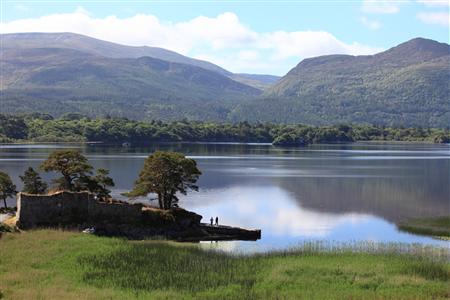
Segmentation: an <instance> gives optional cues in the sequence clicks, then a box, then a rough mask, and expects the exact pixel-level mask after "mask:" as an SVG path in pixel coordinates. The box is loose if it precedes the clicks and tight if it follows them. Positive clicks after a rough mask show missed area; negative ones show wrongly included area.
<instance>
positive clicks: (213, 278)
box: [0, 230, 450, 299]
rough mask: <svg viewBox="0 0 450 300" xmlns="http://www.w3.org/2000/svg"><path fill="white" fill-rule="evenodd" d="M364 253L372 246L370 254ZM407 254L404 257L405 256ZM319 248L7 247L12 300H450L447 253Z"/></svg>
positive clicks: (53, 236)
mask: <svg viewBox="0 0 450 300" xmlns="http://www.w3.org/2000/svg"><path fill="white" fill-rule="evenodd" d="M362 248H364V247H362ZM405 249H406V252H407V253H406V254H400V253H399V252H405ZM361 250H364V249H358V247H340V248H338V249H334V250H333V249H331V250H330V249H324V248H323V247H321V246H320V245H317V244H309V245H305V246H303V247H302V248H299V249H297V250H290V251H285V252H279V253H270V254H262V255H252V256H243V255H228V254H224V253H218V252H213V251H206V250H201V249H199V248H198V247H197V246H195V245H189V244H176V243H171V242H161V241H159V242H158V241H146V242H130V241H125V240H121V239H116V238H102V237H96V236H92V235H86V234H81V233H74V232H62V231H55V230H38V231H30V232H25V233H20V234H11V233H8V234H5V235H4V236H3V238H2V239H0V253H1V255H0V291H1V292H0V295H2V296H0V297H4V298H5V299H191V298H196V299H383V298H385V299H446V298H448V297H449V296H450V290H449V283H450V282H449V281H450V264H449V262H448V252H446V251H444V252H443V250H437V249H433V248H430V249H424V248H422V247H419V246H404V245H403V246H402V245H394V246H392V245H388V246H382V247H381V248H380V247H379V246H374V245H370V244H369V245H368V247H367V250H368V252H370V253H367V252H361Z"/></svg>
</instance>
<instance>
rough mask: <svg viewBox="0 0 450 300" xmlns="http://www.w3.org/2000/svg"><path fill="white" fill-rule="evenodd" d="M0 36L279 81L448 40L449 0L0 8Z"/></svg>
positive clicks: (173, 1) (223, 0) (214, 0)
mask: <svg viewBox="0 0 450 300" xmlns="http://www.w3.org/2000/svg"><path fill="white" fill-rule="evenodd" d="M0 3H1V22H0V32H1V33H12V32H75V33H80V34H85V35H89V36H92V37H95V38H99V39H103V40H108V41H112V42H117V43H121V44H126V45H133V46H142V45H147V46H157V47H163V48H166V49H170V50H173V51H177V52H179V53H181V54H184V55H188V56H191V57H194V58H199V59H204V60H208V61H211V62H213V63H216V64H218V65H220V66H222V67H224V68H226V69H228V70H230V71H233V72H246V73H265V74H277V75H283V74H285V73H286V72H287V71H289V69H291V68H292V67H293V66H295V65H296V64H297V63H298V62H299V61H300V60H302V59H303V58H307V57H313V56H318V55H324V54H335V53H342V54H353V55H358V54H372V53H376V52H379V51H382V50H385V49H388V48H390V47H392V46H395V45H397V44H399V43H401V42H404V41H407V40H409V39H411V38H414V37H418V36H420V37H425V38H431V39H434V40H437V41H440V42H446V43H448V42H449V40H448V39H449V0H398V1H395V0H316V1H311V0H278V1H276V0H243V1H242V0H239V1H238V0H192V1H189V0H164V1H162V0H161V1H159V0H156V1H150V0H147V1H133V0H129V1H115V2H114V1H103V0H101V1H100V0H99V1H67V0H66V1H64V0H58V1H56V0H48V1H36V0H35V1H33V0H27V1H10V0H2V1H1V2H0Z"/></svg>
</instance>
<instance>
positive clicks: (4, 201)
mask: <svg viewBox="0 0 450 300" xmlns="http://www.w3.org/2000/svg"><path fill="white" fill-rule="evenodd" d="M3 203H4V204H5V208H8V205H6V198H3Z"/></svg>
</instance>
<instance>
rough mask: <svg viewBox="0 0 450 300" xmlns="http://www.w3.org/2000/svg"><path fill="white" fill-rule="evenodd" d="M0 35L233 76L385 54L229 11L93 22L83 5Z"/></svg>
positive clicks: (2, 27)
mask: <svg viewBox="0 0 450 300" xmlns="http://www.w3.org/2000/svg"><path fill="white" fill-rule="evenodd" d="M0 32H1V33H13V32H74V33H79V34H84V35H88V36H91V37H94V38H99V39H103V40H107V41H111V42H116V43H121V44H125V45H132V46H142V45H148V46H156V47H162V48H166V49H170V50H173V51H177V52H179V53H182V54H185V55H188V56H192V57H196V58H202V59H208V60H211V61H212V62H214V63H217V64H219V65H221V66H223V67H225V68H227V69H229V70H231V71H234V72H269V73H272V71H271V70H272V69H274V67H273V66H274V65H276V68H277V73H278V74H283V73H285V72H286V71H288V70H289V69H290V68H291V67H292V60H294V61H295V63H298V62H299V61H300V60H301V59H303V58H307V57H313V56H318V55H325V54H354V55H357V54H372V53H375V52H378V51H381V50H382V49H380V48H374V47H371V46H368V45H361V44H359V43H356V42H353V43H345V42H343V41H341V40H339V39H338V38H336V37H335V36H334V35H332V34H331V33H329V32H325V31H291V32H288V31H274V32H262V33H260V32H256V31H254V30H252V29H251V28H249V27H248V26H246V25H245V24H243V23H242V22H241V21H240V20H239V18H238V16H237V15H236V14H234V13H231V12H225V13H222V14H219V15H217V16H216V17H205V16H199V17H196V18H193V19H191V20H188V21H185V22H178V23H173V22H164V21H161V20H159V19H158V18H157V17H156V16H154V15H150V14H136V15H134V16H132V17H127V18H118V17H116V16H114V15H111V16H106V17H104V18H95V17H93V16H91V15H90V14H89V12H88V11H86V10H85V9H83V8H82V7H79V8H77V9H76V11H74V12H72V13H60V14H51V15H46V16H42V17H39V18H28V19H19V20H14V21H10V22H4V23H1V24H0ZM289 60H291V61H289Z"/></svg>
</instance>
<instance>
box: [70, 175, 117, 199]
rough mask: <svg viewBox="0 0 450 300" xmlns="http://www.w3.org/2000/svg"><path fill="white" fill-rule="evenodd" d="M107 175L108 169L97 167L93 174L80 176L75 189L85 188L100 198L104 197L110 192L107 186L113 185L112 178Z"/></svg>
mask: <svg viewBox="0 0 450 300" xmlns="http://www.w3.org/2000/svg"><path fill="white" fill-rule="evenodd" d="M108 175H109V171H108V170H106V169H98V170H97V174H96V175H95V176H84V177H81V178H80V180H79V181H78V182H77V190H87V191H89V192H91V193H94V194H96V195H97V197H99V198H101V199H106V198H108V197H109V196H110V193H111V191H110V190H109V189H108V187H112V186H114V180H113V179H112V178H111V177H109V176H108Z"/></svg>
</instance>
